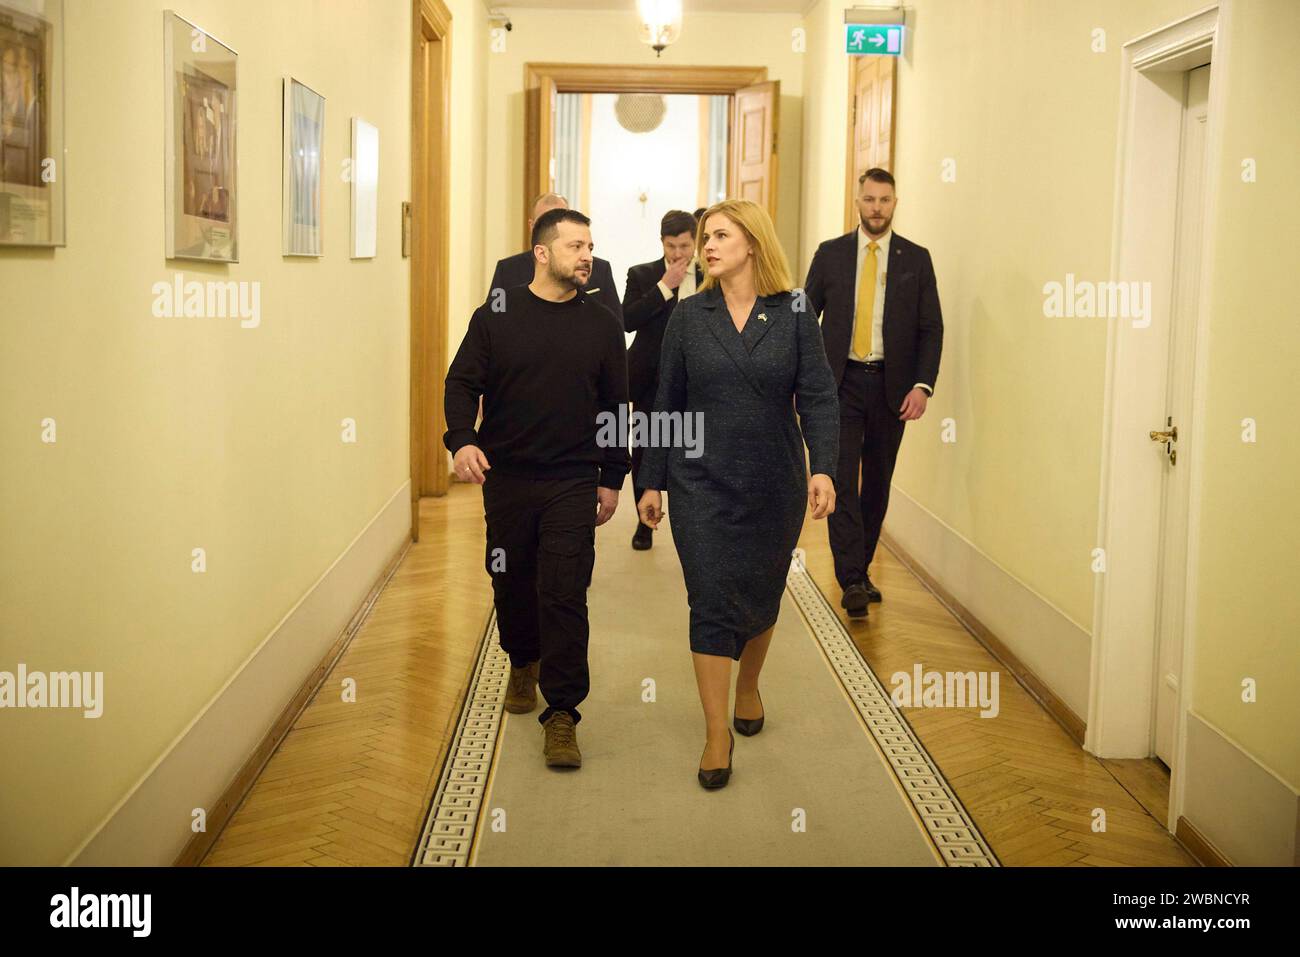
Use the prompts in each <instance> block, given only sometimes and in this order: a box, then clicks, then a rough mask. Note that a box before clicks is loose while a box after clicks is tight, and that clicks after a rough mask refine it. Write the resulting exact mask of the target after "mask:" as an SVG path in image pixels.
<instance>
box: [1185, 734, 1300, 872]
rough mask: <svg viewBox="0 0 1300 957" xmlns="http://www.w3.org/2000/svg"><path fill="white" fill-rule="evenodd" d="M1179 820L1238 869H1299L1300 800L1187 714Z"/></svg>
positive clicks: (1234, 745)
mask: <svg viewBox="0 0 1300 957" xmlns="http://www.w3.org/2000/svg"><path fill="white" fill-rule="evenodd" d="M1185 753H1186V755H1187V757H1186V772H1185V774H1184V784H1183V787H1184V791H1183V806H1182V816H1183V817H1184V818H1186V819H1187V821H1188V822H1189V823H1190V824H1192V826H1194V827H1195V828H1196V829H1197V830H1198V831H1200V832H1201V833H1202V834H1203V835H1204V836H1205V837H1206V838H1207V839H1208V840H1209V841H1211V842H1212V843H1213V844H1214V846H1215V847H1216V848H1217V849H1218V851H1219V852H1220V853H1221V854H1222V855H1223V856H1224V857H1226V858H1227V859H1228V860H1229V861H1230V862H1231V863H1232V864H1234V865H1236V866H1238V867H1297V866H1300V794H1297V793H1296V791H1295V790H1294V789H1293V788H1292V787H1291V786H1290V785H1288V784H1287V783H1286V782H1285V781H1284V780H1282V778H1281V777H1280V776H1279V775H1277V774H1276V773H1275V772H1273V771H1271V770H1269V769H1268V768H1267V767H1265V766H1264V765H1262V764H1260V763H1259V761H1258V759H1256V758H1253V757H1251V756H1250V755H1249V754H1247V753H1246V751H1245V749H1243V748H1242V747H1241V745H1239V744H1237V742H1235V741H1233V740H1232V739H1231V738H1229V737H1228V736H1227V735H1226V734H1224V733H1223V731H1221V730H1220V729H1218V728H1216V727H1215V726H1214V725H1212V724H1210V722H1208V721H1206V720H1205V718H1203V717H1201V716H1200V715H1198V714H1197V713H1196V712H1195V711H1188V712H1187V748H1186V752H1185Z"/></svg>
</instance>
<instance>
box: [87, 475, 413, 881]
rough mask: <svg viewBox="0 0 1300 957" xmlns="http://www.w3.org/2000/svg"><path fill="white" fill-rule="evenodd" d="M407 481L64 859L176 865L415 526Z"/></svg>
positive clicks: (89, 862) (106, 863)
mask: <svg viewBox="0 0 1300 957" xmlns="http://www.w3.org/2000/svg"><path fill="white" fill-rule="evenodd" d="M410 488H411V483H410V481H409V480H408V481H406V482H404V483H403V484H402V486H401V488H399V489H398V490H397V491H396V492H394V493H393V495H392V497H391V498H390V499H389V500H388V502H387V503H385V504H384V506H383V507H382V508H381V509H380V510H379V512H378V513H377V514H376V515H375V517H374V518H372V519H371V520H370V522H369V523H368V524H367V525H366V527H365V528H364V529H362V530H361V532H360V533H359V534H358V535H357V537H356V538H355V539H353V540H352V543H351V544H350V545H348V547H347V548H346V549H344V551H343V554H341V555H340V556H339V557H338V558H337V559H335V561H334V563H333V564H332V565H330V567H329V569H327V570H326V572H325V573H324V574H323V575H322V576H321V577H320V579H319V580H318V581H317V582H316V584H314V585H313V586H312V587H311V588H309V589H308V590H307V593H306V594H305V595H303V596H302V598H301V599H300V600H299V601H298V603H297V604H296V605H295V606H294V607H293V608H292V609H291V610H290V611H289V613H288V614H287V615H285V617H284V619H283V620H281V622H280V623H279V624H278V625H277V626H276V627H275V628H274V629H272V631H271V634H270V635H268V636H267V637H266V640H265V641H263V642H262V644H261V645H260V646H259V647H258V648H257V649H256V650H254V651H253V653H252V654H251V655H249V657H248V659H247V660H246V661H245V662H244V664H243V665H242V666H241V667H240V668H239V670H238V671H237V672H236V673H235V674H234V675H233V676H232V677H231V679H230V680H229V681H228V682H227V683H226V685H225V687H223V688H222V689H221V690H220V691H219V692H217V694H216V695H215V696H214V697H213V699H212V700H211V701H210V702H209V703H208V704H207V706H206V707H205V708H204V709H203V710H202V711H201V712H200V713H199V715H198V717H196V718H195V719H194V721H193V722H192V723H191V724H190V726H189V727H188V728H186V729H185V730H184V731H183V732H182V733H181V734H180V735H179V736H178V737H177V739H176V740H175V741H174V742H172V745H171V747H169V748H168V749H167V751H166V753H164V754H163V756H162V757H161V758H159V759H158V761H157V762H155V764H154V765H153V767H151V768H150V769H149V770H148V771H146V772H145V774H144V776H143V777H141V779H140V780H139V781H138V782H136V784H135V786H134V787H133V788H132V789H131V790H130V791H129V792H128V793H127V795H126V797H124V798H123V799H122V800H121V801H119V802H118V804H117V806H116V807H115V808H113V810H112V811H111V812H110V813H109V814H108V816H107V817H106V818H105V819H104V821H103V822H102V823H101V824H100V825H99V827H97V828H96V829H95V831H94V832H93V833H92V834H91V835H90V836H89V837H88V838H87V839H86V840H85V841H84V842H83V843H82V844H81V846H80V847H79V848H77V850H75V851H74V852H73V853H72V854H71V855H69V857H68V860H66V861H65V862H64V863H65V864H73V865H80V866H118V867H120V866H169V865H171V864H172V863H173V862H174V861H175V860H176V859H177V857H178V855H179V854H180V853H181V851H182V850H183V849H184V848H185V846H186V844H188V843H189V841H190V839H191V838H192V837H193V836H194V835H193V833H192V831H191V829H190V822H191V814H192V811H193V809H194V808H211V807H212V806H213V804H214V803H215V802H216V801H218V800H219V799H220V797H221V795H222V794H224V793H225V790H226V788H227V787H228V786H229V785H230V784H231V782H232V781H233V780H234V778H235V775H236V774H238V773H239V770H240V768H242V767H243V765H244V763H245V762H246V761H247V760H248V758H249V756H250V755H252V754H253V752H254V751H256V750H257V748H258V746H259V745H260V744H261V743H262V741H263V739H264V738H265V737H266V735H267V732H268V731H269V730H270V728H271V726H272V725H273V724H274V723H275V721H276V719H277V718H278V717H279V716H280V714H281V712H282V711H283V710H284V708H285V706H286V705H287V704H288V703H289V702H290V700H291V699H292V698H293V697H294V695H295V694H297V692H298V690H299V689H300V688H301V687H302V684H303V682H304V681H305V680H306V678H307V676H308V675H310V674H311V672H312V670H313V669H315V668H316V666H317V665H318V664H320V662H321V659H322V657H323V656H324V655H325V654H326V653H327V652H328V651H329V649H330V647H331V646H332V645H333V644H334V643H335V642H337V641H338V639H339V637H340V635H341V634H342V633H343V631H344V629H345V628H347V626H348V624H349V623H350V622H351V620H352V617H353V616H354V615H355V614H356V612H357V609H358V608H359V607H360V606H361V603H362V602H363V601H365V599H366V597H367V595H368V594H369V592H370V590H371V588H372V587H374V584H375V582H376V580H377V579H378V578H379V576H380V575H381V574H382V573H383V572H384V570H385V568H386V567H387V565H388V563H389V562H390V561H391V560H392V558H393V556H394V555H395V554H396V552H397V550H398V549H399V548H401V547H402V543H403V539H404V538H406V537H408V536H409V535H410V529H411V493H410Z"/></svg>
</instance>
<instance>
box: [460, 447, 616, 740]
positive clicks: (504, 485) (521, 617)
mask: <svg viewBox="0 0 1300 957" xmlns="http://www.w3.org/2000/svg"><path fill="white" fill-rule="evenodd" d="M485 479H486V480H485V482H484V483H483V511H484V518H485V519H486V522H487V556H486V563H485V567H486V568H487V570H488V574H489V575H491V576H492V592H493V596H494V599H495V604H496V612H497V628H498V630H499V631H500V633H501V648H502V650H503V651H505V653H506V654H508V655H509V656H510V663H511V664H512V665H514V666H515V667H523V666H524V665H528V664H531V663H532V662H534V661H537V662H540V667H539V669H538V670H539V674H538V687H539V688H540V690H541V693H542V697H543V698H545V699H546V704H547V707H546V708H545V709H544V710H543V711H542V713H541V715H539V716H538V720H539V721H542V722H545V721H546V720H547V719H548V718H549V717H550V716H551V715H552V714H554V713H555V712H556V711H568V712H569V713H570V714H572V715H573V720H574V723H575V724H576V723H577V722H578V721H581V720H582V715H580V714H579V713H578V705H579V704H580V703H581V702H582V701H583V699H585V698H586V697H587V692H588V691H589V690H590V676H589V674H588V671H587V638H588V634H589V630H588V625H587V587H588V586H589V585H590V584H591V572H592V569H593V567H594V566H595V562H596V473H595V470H594V469H593V470H592V474H591V476H590V477H588V478H576V479H572V478H566V479H530V478H519V477H514V476H509V475H501V474H499V473H498V472H496V471H494V470H489V471H488V472H487V473H486V476H485Z"/></svg>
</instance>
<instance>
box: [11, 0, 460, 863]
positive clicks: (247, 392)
mask: <svg viewBox="0 0 1300 957" xmlns="http://www.w3.org/2000/svg"><path fill="white" fill-rule="evenodd" d="M167 6H172V5H171V4H167V3H162V2H152V0H117V2H114V3H111V4H109V3H100V2H92V0H69V2H68V3H67V4H66V10H67V13H66V20H67V37H66V44H65V50H66V55H67V64H68V66H67V91H66V104H67V123H66V129H67V145H68V160H67V171H66V172H67V189H68V194H67V200H68V202H67V208H68V245H67V247H66V248H62V249H56V250H52V251H12V250H5V251H0V288H2V289H3V290H4V294H3V295H4V300H3V307H0V311H2V313H3V315H2V318H3V323H0V383H3V386H0V389H2V390H3V395H4V400H3V413H4V414H3V416H2V417H0V446H2V447H3V450H4V451H3V468H4V478H3V483H2V486H3V506H2V507H0V543H2V544H0V670H6V671H13V670H14V669H15V668H16V665H17V663H18V662H20V661H21V662H24V663H25V664H26V665H27V666H28V668H29V669H33V670H47V671H48V670H68V669H77V670H87V671H103V672H104V681H105V705H104V714H103V716H102V717H101V718H99V719H97V720H88V719H85V718H82V717H81V716H80V713H75V714H74V713H71V712H66V711H49V710H43V711H34V710H31V711H29V710H23V711H10V710H6V711H5V712H4V713H3V714H0V768H4V785H3V787H0V863H6V864H14V863H43V864H57V863H60V862H62V861H64V860H65V859H66V858H67V857H68V855H69V854H70V853H71V852H72V851H73V850H74V849H75V848H76V847H77V846H78V845H79V844H80V843H81V842H82V841H83V840H84V839H85V838H87V837H88V836H89V835H90V834H91V832H92V831H93V830H94V829H95V828H96V827H97V826H98V825H99V824H100V822H101V821H102V820H103V819H104V818H105V816H106V815H108V814H109V812H110V811H111V810H112V809H113V807H114V806H115V805H116V804H117V802H118V801H119V800H121V799H122V798H123V797H124V796H125V795H126V794H127V793H128V791H129V790H130V789H131V788H132V787H133V785H134V784H135V783H136V782H137V781H138V780H139V779H140V777H141V775H143V774H144V773H145V771H146V770H147V769H148V768H149V767H150V766H151V765H152V764H153V763H154V761H155V760H156V759H157V758H159V757H160V755H162V753H163V752H164V751H165V750H166V749H167V748H168V747H169V745H170V744H171V743H172V741H173V740H174V739H176V737H177V736H178V735H180V734H181V733H182V732H184V731H185V729H186V728H187V726H189V725H190V723H191V722H192V721H193V720H194V719H195V718H196V716H197V715H198V714H200V712H201V711H202V710H203V709H204V707H205V705H206V704H207V703H208V702H209V701H210V700H211V699H212V698H213V696H214V695H215V694H216V693H217V692H218V691H219V690H220V689H221V688H222V687H223V686H224V685H225V684H226V683H227V682H228V681H229V680H230V679H231V677H232V676H233V675H234V674H235V673H236V671H237V670H238V669H239V668H240V667H241V664H242V663H243V662H244V661H245V660H246V659H247V658H248V657H249V655H250V654H251V653H252V652H253V651H254V649H255V648H257V646H258V645H259V644H260V643H261V642H262V641H263V639H265V638H266V636H267V635H268V634H269V633H270V631H271V630H272V629H273V627H274V626H275V625H276V624H277V622H279V621H280V620H281V618H282V617H283V616H284V615H285V614H286V612H288V611H289V610H290V609H291V608H292V607H293V606H294V605H295V603H296V602H297V601H298V600H299V599H300V598H301V597H302V596H303V594H304V593H305V592H306V591H307V589H308V588H309V587H310V586H311V585H312V584H313V583H314V582H315V581H316V580H317V579H318V578H319V577H320V576H321V575H322V573H323V572H324V571H325V570H326V569H327V568H328V567H329V566H330V564H331V563H332V562H334V560H335V559H336V558H337V557H338V556H339V555H340V554H341V553H342V552H343V550H344V549H345V548H346V547H347V546H348V544H349V543H350V542H351V541H352V540H353V539H354V538H355V537H356V536H357V534H358V533H359V532H360V531H361V529H362V528H364V527H365V525H366V523H367V522H369V521H370V520H371V519H372V518H373V517H374V516H375V514H376V513H377V512H378V510H379V509H380V507H381V506H382V505H383V504H384V503H385V502H386V501H388V500H389V499H390V497H391V496H392V495H393V494H394V493H395V492H396V491H397V490H398V489H399V488H400V487H401V486H402V484H403V482H405V481H406V478H407V469H408V465H407V463H408V455H407V446H408V432H407V418H408V416H407V411H406V410H407V407H408V378H409V377H408V368H409V358H408V338H409V336H408V325H409V314H408V300H409V295H408V288H409V284H408V269H407V261H406V260H404V259H402V257H401V249H400V245H399V240H400V218H399V209H400V204H401V202H402V201H403V200H406V199H408V198H409V196H410V188H409V182H410V168H409V166H410V163H409V155H410V142H409V125H410V92H409V91H410V54H409V37H410V6H409V3H408V2H407V0H333V2H331V3H329V4H321V3H317V2H312V0H276V2H274V3H257V2H253V0H220V2H217V0H191V2H190V3H188V4H187V5H186V6H185V7H184V9H183V10H181V11H179V12H182V13H183V14H184V15H185V16H186V17H187V18H189V19H190V20H192V21H194V22H196V23H197V24H199V25H200V26H201V27H203V28H204V29H206V30H207V31H208V32H210V33H211V34H212V35H213V36H215V37H217V38H218V39H220V40H222V41H223V42H225V43H227V44H229V45H230V46H232V47H233V48H234V49H235V50H236V51H238V53H239V104H240V105H239V110H240V113H239V142H238V149H239V191H240V195H239V213H240V217H241V220H242V226H241V229H240V254H241V262H239V263H238V264H236V265H230V266H220V265H207V264H199V263H189V262H183V261H176V262H168V261H166V260H165V259H164V246H163V209H162V204H161V200H162V196H163V185H162V184H163V179H162V176H163V129H162V117H163V92H162V82H161V81H162V78H163V66H162V36H163V30H162V23H163V15H162V10H163V9H164V7H167ZM467 6H468V4H467ZM284 73H291V74H293V75H295V76H297V77H299V78H300V79H302V80H303V82H305V83H307V84H308V85H310V86H311V87H313V88H314V89H316V90H317V91H319V92H320V93H321V94H323V95H324V96H325V98H326V126H325V130H326V144H325V149H326V153H325V169H326V173H327V175H326V176H325V180H324V191H325V207H324V228H325V239H324V242H325V257H324V258H323V259H320V260H290V259H285V258H282V257H281V255H280V202H281V160H280V153H281V122H280V114H281V106H280V99H281V76H282V74H284ZM353 114H358V115H360V116H362V117H364V118H365V119H367V120H369V121H370V122H371V123H373V124H375V125H376V126H377V127H378V128H379V134H380V164H381V170H380V179H379V240H378V241H379V246H378V256H377V257H376V258H375V259H374V260H368V261H367V260H357V261H350V260H349V258H348V243H349V238H348V234H349V186H348V184H347V183H345V182H344V181H343V180H342V178H341V176H340V166H339V164H340V162H341V161H342V160H343V159H344V157H346V156H347V155H348V153H349V151H350V133H349V120H350V117H351V116H352V115H353ZM177 271H180V272H183V273H184V274H185V276H186V277H187V278H197V279H231V280H249V281H258V282H260V283H261V284H262V287H261V288H262V301H261V309H262V318H261V325H260V326H259V327H258V328H250V329H241V328H239V326H238V324H237V320H227V319H157V318H154V317H153V316H152V315H151V313H150V305H151V302H152V299H153V295H152V292H151V287H152V285H153V284H154V283H155V282H158V281H164V280H169V279H170V278H171V277H172V275H173V274H174V272H177ZM47 416H48V417H52V418H54V419H55V420H57V426H58V433H57V434H58V442H57V444H54V445H45V444H43V443H42V442H41V441H40V423H41V420H42V419H44V418H45V417H47ZM344 417H352V418H355V419H356V421H357V430H358V441H357V443H356V444H355V445H348V444H344V443H343V442H341V441H340V420H341V419H343V418H344ZM195 547H203V548H205V549H206V550H207V560H208V570H207V572H206V573H205V574H202V575H199V574H194V573H193V572H191V570H190V561H191V559H190V551H191V549H192V548H195ZM305 676H306V671H304V675H303V677H305ZM178 815H180V817H178V820H177V821H173V822H167V821H159V822H158V827H159V828H160V829H168V828H171V829H173V830H174V829H175V828H177V827H180V828H188V826H189V823H188V809H178Z"/></svg>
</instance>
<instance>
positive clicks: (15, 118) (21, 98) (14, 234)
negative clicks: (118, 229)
mask: <svg viewBox="0 0 1300 957" xmlns="http://www.w3.org/2000/svg"><path fill="white" fill-rule="evenodd" d="M63 160H64V156H63V0H0V246H62V245H64V243H65V237H64V221H65V214H64V205H63V204H64V187H63V184H64V179H65V176H64V162H63Z"/></svg>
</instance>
